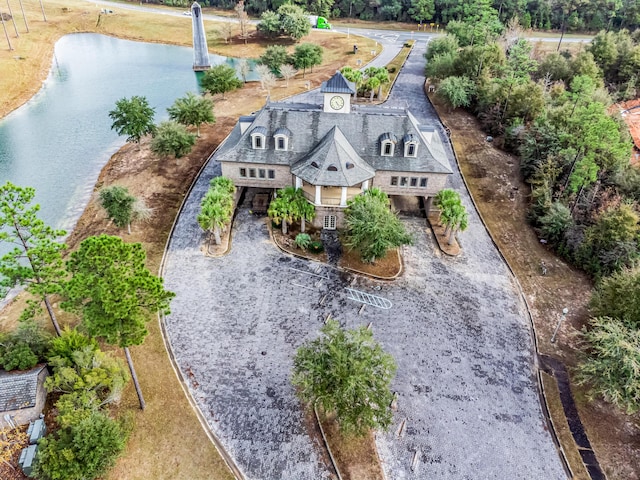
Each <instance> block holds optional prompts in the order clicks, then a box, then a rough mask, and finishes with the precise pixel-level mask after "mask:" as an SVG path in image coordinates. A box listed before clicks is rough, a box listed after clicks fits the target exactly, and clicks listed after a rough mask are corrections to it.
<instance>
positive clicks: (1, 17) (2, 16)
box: [0, 12, 13, 50]
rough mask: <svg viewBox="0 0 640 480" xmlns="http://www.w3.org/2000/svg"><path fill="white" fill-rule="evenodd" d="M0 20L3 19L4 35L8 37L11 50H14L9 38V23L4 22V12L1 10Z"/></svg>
mask: <svg viewBox="0 0 640 480" xmlns="http://www.w3.org/2000/svg"><path fill="white" fill-rule="evenodd" d="M0 20H2V28H3V29H4V36H5V37H7V43H8V44H9V50H13V47H12V46H11V40H9V32H7V25H6V24H5V23H4V13H2V12H0Z"/></svg>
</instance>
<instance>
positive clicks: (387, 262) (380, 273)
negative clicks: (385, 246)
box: [338, 248, 402, 279]
mask: <svg viewBox="0 0 640 480" xmlns="http://www.w3.org/2000/svg"><path fill="white" fill-rule="evenodd" d="M338 265H339V266H340V267H342V268H345V269H347V270H351V271H353V272H357V273H364V274H366V275H371V276H373V277H376V278H381V279H393V278H394V277H396V276H397V275H399V274H400V272H402V260H401V258H400V251H399V250H397V249H393V250H389V251H388V252H387V254H386V255H385V256H384V257H383V258H378V259H376V261H375V262H374V263H367V262H363V261H362V259H361V258H360V252H358V251H356V250H349V249H348V248H345V249H344V252H343V254H342V257H341V258H340V262H339V263H338Z"/></svg>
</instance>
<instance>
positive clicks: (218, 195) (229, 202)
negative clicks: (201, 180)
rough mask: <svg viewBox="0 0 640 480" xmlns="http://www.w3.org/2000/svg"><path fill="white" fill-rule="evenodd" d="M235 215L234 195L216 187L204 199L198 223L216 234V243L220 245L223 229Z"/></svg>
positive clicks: (210, 232) (210, 233)
mask: <svg viewBox="0 0 640 480" xmlns="http://www.w3.org/2000/svg"><path fill="white" fill-rule="evenodd" d="M232 215H233V197H232V196H231V195H229V194H228V193H226V192H222V191H220V190H217V189H214V190H209V191H208V192H207V194H206V195H205V197H204V198H203V199H202V205H201V209H200V214H199V215H198V224H199V225H200V227H201V228H202V229H203V230H205V231H207V232H209V235H212V234H213V236H214V239H215V242H216V245H220V244H221V243H222V240H221V239H220V232H221V229H222V228H223V227H224V226H225V225H226V224H227V223H229V221H230V220H231V216H232Z"/></svg>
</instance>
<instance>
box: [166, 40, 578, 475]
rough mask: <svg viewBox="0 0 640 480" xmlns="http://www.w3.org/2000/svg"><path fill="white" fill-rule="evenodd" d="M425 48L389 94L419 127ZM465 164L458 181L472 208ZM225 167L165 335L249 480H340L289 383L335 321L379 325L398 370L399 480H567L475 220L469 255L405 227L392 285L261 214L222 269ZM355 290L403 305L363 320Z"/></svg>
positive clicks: (244, 212)
mask: <svg viewBox="0 0 640 480" xmlns="http://www.w3.org/2000/svg"><path fill="white" fill-rule="evenodd" d="M421 49H422V51H421ZM423 51H424V46H423V45H422V46H418V47H417V48H416V49H415V50H414V52H413V53H412V54H411V56H410V57H409V60H408V62H407V66H406V67H405V69H403V71H402V73H401V78H400V81H399V82H397V83H396V86H395V87H394V90H393V93H392V96H391V99H390V100H389V103H392V104H393V103H395V104H396V105H401V104H403V103H407V104H410V105H411V109H412V112H413V113H414V115H416V117H417V118H418V119H419V120H423V119H425V118H427V117H428V116H431V118H434V117H433V116H434V115H435V112H433V109H432V108H430V105H429V104H428V103H427V102H426V101H425V97H424V94H423V93H422V81H423V78H422V66H421V65H420V64H421V62H422V56H421V53H422V52H423ZM451 164H452V166H453V167H454V171H455V173H454V175H453V176H452V179H451V185H452V186H453V187H454V188H456V189H457V190H459V191H460V192H461V193H462V194H463V201H464V202H465V203H466V204H467V206H468V207H469V209H470V210H471V208H470V207H471V205H470V201H469V198H468V195H467V193H466V191H465V190H464V187H462V186H461V185H462V184H461V178H460V175H459V173H458V172H457V170H456V168H455V162H453V161H451ZM218 173H219V166H218V165H216V164H215V162H212V163H211V164H210V165H209V166H208V167H207V169H206V170H205V172H204V174H203V175H202V176H201V177H200V178H199V179H198V181H197V183H196V186H195V188H194V190H193V191H192V193H191V195H190V197H189V199H188V200H187V203H186V207H185V209H184V211H183V212H182V214H181V215H180V218H179V219H178V223H177V226H176V229H175V231H174V233H173V236H172V239H171V244H170V246H169V249H168V252H167V259H166V265H165V270H164V277H165V281H166V285H167V288H169V289H170V290H173V291H175V292H176V294H177V296H176V298H175V300H174V301H173V303H172V313H171V315H169V316H168V317H167V318H166V327H167V332H168V335H169V341H170V343H171V346H172V348H173V350H174V353H175V356H176V360H177V362H178V365H179V368H180V369H181V371H182V373H183V375H184V376H185V378H186V379H187V382H188V383H189V388H190V391H191V393H192V395H193V396H194V398H195V399H196V401H197V403H198V405H199V406H200V409H201V410H202V412H203V414H204V416H205V417H206V419H207V421H208V423H209V426H210V427H211V429H212V430H213V431H214V432H215V433H216V435H217V436H218V437H219V438H220V440H221V441H222V443H223V445H224V446H225V448H226V449H227V450H228V452H229V453H230V454H231V455H232V456H233V457H234V458H235V460H236V462H237V463H238V465H239V467H240V468H241V470H242V471H243V472H245V474H246V477H247V478H249V479H265V480H272V479H288V480H297V479H300V480H315V479H323V478H329V473H328V472H329V468H328V466H327V465H326V463H325V460H324V456H323V454H322V448H321V447H320V446H319V445H317V444H314V442H315V437H310V436H309V435H308V432H307V430H306V428H305V423H304V419H303V415H302V413H301V408H300V405H299V403H298V401H297V400H296V398H295V396H294V391H293V389H292V387H291V386H290V383H289V376H290V371H291V366H292V358H293V355H294V353H295V351H296V349H297V348H298V347H299V346H300V345H301V344H302V343H303V342H304V341H305V340H308V339H310V338H315V337H316V336H317V334H318V330H319V329H320V327H321V325H322V322H323V320H324V318H326V316H327V315H328V314H329V313H331V315H332V316H333V317H335V318H338V319H339V320H340V321H341V323H342V324H343V325H345V326H347V327H354V326H358V325H367V324H368V323H369V322H372V324H373V331H374V334H375V336H376V338H378V339H379V340H380V341H381V343H382V344H383V345H384V348H385V349H386V350H387V351H388V352H390V353H391V354H392V355H393V356H394V358H395V359H396V361H397V363H398V366H399V370H398V375H397V377H396V379H395V380H394V382H393V388H394V390H395V391H397V392H398V395H399V399H398V411H397V412H396V415H395V424H394V425H393V426H392V428H391V430H390V431H389V432H388V433H387V434H381V435H379V436H378V446H379V449H380V452H381V456H382V459H383V462H384V466H385V470H386V472H387V476H388V478H389V479H393V480H395V479H404V478H412V479H427V478H428V479H431V478H437V479H456V480H458V479H509V480H511V479H518V478H522V479H544V480H547V479H561V478H566V475H565V473H564V471H563V469H562V466H561V464H560V460H559V458H558V455H557V453H556V451H555V448H554V445H553V443H552V441H551V438H550V436H549V434H548V432H547V431H546V426H545V422H544V420H543V417H542V415H541V411H540V404H539V402H538V395H537V391H536V383H535V378H534V371H533V366H532V363H533V352H532V344H531V337H530V335H531V333H530V330H529V325H528V323H527V321H526V317H525V314H524V307H523V305H522V303H521V301H520V297H519V296H518V294H517V291H516V288H515V286H514V284H513V281H512V278H511V276H510V274H509V272H508V271H507V268H506V267H505V265H504V263H503V262H502V260H501V258H500V256H499V255H498V253H497V251H496V250H495V248H494V246H493V244H492V243H491V241H490V239H489V237H488V235H487V234H486V232H485V230H484V228H483V227H482V225H481V224H480V222H479V219H478V217H477V214H476V213H475V211H473V210H471V215H470V222H469V224H470V225H469V229H468V230H467V231H466V232H464V233H463V234H462V235H461V243H462V246H463V248H464V253H463V254H462V255H461V256H460V257H458V258H450V257H446V256H443V255H442V254H441V253H440V252H439V250H438V248H437V246H436V245H435V243H434V241H433V239H432V236H431V233H430V231H429V230H428V229H427V228H426V224H425V221H424V219H420V218H415V217H406V218H405V219H404V220H405V223H406V224H407V226H408V228H409V229H410V230H411V231H412V232H413V234H414V237H415V239H416V243H415V245H414V246H411V247H406V248H404V249H403V256H404V262H405V273H404V275H403V276H402V277H401V278H400V279H399V280H397V281H395V282H392V283H381V282H375V281H371V280H368V279H364V278H355V279H354V277H352V276H351V275H349V274H345V273H341V272H339V271H338V270H335V269H334V268H333V267H331V266H329V265H319V264H315V263H311V262H306V261H303V260H298V259H295V258H292V257H289V256H287V255H284V254H282V253H280V252H279V251H278V250H277V249H276V248H275V247H274V246H273V245H272V243H271V242H270V239H269V236H268V233H267V229H266V224H265V220H264V219H260V218H256V217H254V216H252V215H251V214H250V213H249V210H248V204H245V206H244V207H242V208H240V209H239V213H238V216H237V218H236V221H235V224H234V231H233V243H232V249H231V252H230V254H229V255H228V256H226V257H222V258H215V259H214V258H208V257H205V256H204V255H203V254H202V253H201V251H200V247H201V245H202V243H203V240H204V235H203V234H202V232H201V231H200V229H199V227H198V225H197V223H196V222H195V217H196V213H197V211H198V204H199V201H200V199H201V198H202V195H203V194H204V191H205V190H206V188H207V185H208V181H209V179H210V178H211V177H212V176H214V175H217V174H218ZM352 281H353V282H354V283H353V285H352V287H353V288H358V289H361V290H364V291H368V292H372V293H375V294H377V295H380V296H382V297H385V298H387V299H389V300H391V301H392V302H393V308H392V309H390V310H378V309H374V308H372V307H366V308H365V309H364V311H363V312H362V313H361V314H359V311H360V304H357V303H354V302H353V301H351V300H348V299H347V297H346V292H345V291H344V287H346V286H349V285H350V284H351V282H352ZM325 295H326V299H325V301H324V302H323V303H322V305H321V299H322V298H323V297H324V296H325ZM405 419H406V423H405V427H404V429H403V433H402V435H400V436H398V435H397V434H396V433H397V431H398V430H399V428H400V424H401V422H402V421H403V420H405ZM312 438H314V440H312ZM414 457H415V462H414ZM412 462H413V463H414V466H415V467H416V470H415V471H412V469H411V464H412Z"/></svg>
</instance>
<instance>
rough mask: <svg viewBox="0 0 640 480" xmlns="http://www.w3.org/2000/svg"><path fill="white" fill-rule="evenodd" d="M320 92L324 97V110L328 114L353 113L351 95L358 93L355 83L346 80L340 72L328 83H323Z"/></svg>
mask: <svg viewBox="0 0 640 480" xmlns="http://www.w3.org/2000/svg"><path fill="white" fill-rule="evenodd" d="M320 92H322V94H323V95H324V108H323V110H324V111H325V112H327V113H349V112H351V95H354V94H355V93H356V87H355V84H354V83H353V82H350V81H348V80H347V79H346V78H344V75H342V73H340V72H336V73H335V75H334V76H333V77H331V78H330V79H329V80H327V81H326V82H322V87H321V88H320Z"/></svg>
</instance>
